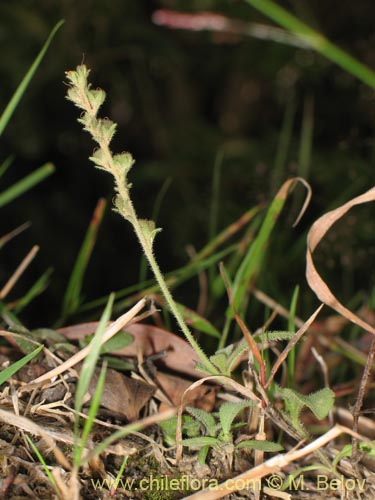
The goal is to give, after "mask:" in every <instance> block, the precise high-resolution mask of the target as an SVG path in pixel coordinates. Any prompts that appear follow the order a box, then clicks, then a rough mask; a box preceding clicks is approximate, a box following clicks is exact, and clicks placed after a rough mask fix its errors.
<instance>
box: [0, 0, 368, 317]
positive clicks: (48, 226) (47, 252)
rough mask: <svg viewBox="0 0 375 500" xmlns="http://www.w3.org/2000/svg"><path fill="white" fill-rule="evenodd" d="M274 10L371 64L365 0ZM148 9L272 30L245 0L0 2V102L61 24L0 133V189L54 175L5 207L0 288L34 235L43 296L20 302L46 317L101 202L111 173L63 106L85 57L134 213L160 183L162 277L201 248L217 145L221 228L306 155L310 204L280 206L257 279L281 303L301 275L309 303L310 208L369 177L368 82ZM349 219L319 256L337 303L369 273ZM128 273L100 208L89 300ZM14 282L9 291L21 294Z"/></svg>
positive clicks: (361, 286) (309, 57) (312, 1)
mask: <svg viewBox="0 0 375 500" xmlns="http://www.w3.org/2000/svg"><path fill="white" fill-rule="evenodd" d="M280 4H282V5H283V6H285V7H286V8H287V9H288V10H290V11H291V12H293V13H294V14H295V15H297V16H298V17H299V18H300V19H302V20H303V21H304V22H306V23H307V24H309V25H310V26H312V27H314V28H315V29H317V30H318V31H320V32H322V33H324V34H325V36H326V37H327V38H329V39H330V40H332V41H333V42H335V43H337V44H338V45H339V46H340V47H341V48H343V49H345V50H347V51H348V52H349V53H351V54H352V55H353V56H355V57H356V58H358V60H360V61H361V62H363V63H365V64H367V65H368V66H369V67H374V65H375V52H374V49H373V47H374V41H375V40H374V30H373V19H374V15H375V6H374V3H373V2H372V1H371V0H362V1H361V2H357V3H353V2H345V3H344V2H338V1H337V0H331V1H330V2H326V1H324V0H290V1H288V2H286V1H283V2H280ZM160 8H169V9H176V10H181V9H184V11H188V12H199V11H201V10H210V11H213V12H216V13H221V14H224V15H225V16H228V17H230V18H232V19H237V20H241V21H243V22H259V23H263V24H270V21H268V20H267V19H266V18H264V17H263V16H262V15H261V14H259V13H258V12H256V11H255V10H254V9H252V8H251V7H250V6H249V5H247V4H246V3H242V2H234V1H230V0H227V1H224V0H217V1H214V0H204V1H199V2H198V1H196V0H187V1H184V2H179V1H177V0H160V1H147V0H137V1H134V0H111V1H110V2H107V1H104V0H80V1H79V2H75V1H73V0H59V1H56V0H38V1H28V0H18V1H17V2H2V3H1V4H0V43H1V47H2V56H1V58H0V75H1V82H2V85H1V87H0V107H1V109H3V108H4V106H5V105H6V103H7V102H8V100H9V97H10V95H11V94H12V92H13V91H14V89H15V88H16V87H17V85H18V83H19V82H20V80H21V78H22V76H23V75H24V73H25V71H26V69H27V67H28V66H29V65H30V63H31V61H32V60H33V59H34V57H35V55H36V54H37V52H38V51H39V49H40V47H41V45H42V44H43V42H44V40H45V39H46V37H47V35H48V33H49V32H50V30H51V28H52V26H53V25H54V24H55V23H56V22H57V21H58V20H59V19H61V18H65V19H66V23H65V25H64V26H63V28H62V29H61V30H60V32H59V34H58V35H57V37H56V39H55V41H54V44H53V47H51V48H50V50H49V52H48V54H47V56H46V58H45V60H44V62H43V64H42V67H41V68H40V69H39V71H38V73H37V75H36V76H35V78H34V80H33V82H32V84H31V86H30V87H29V89H28V91H27V94H26V95H25V96H24V98H23V100H22V103H21V106H20V108H19V109H18V110H17V112H16V113H15V115H14V117H13V118H12V121H11V123H10V124H9V126H8V128H7V130H6V132H5V134H4V136H3V138H2V148H1V158H0V160H1V161H3V160H4V159H5V158H6V157H7V156H8V155H9V154H15V155H16V159H15V161H14V165H13V166H12V168H11V169H9V171H8V172H7V174H6V175H5V176H4V177H3V185H2V188H5V187H6V186H8V185H11V184H12V183H13V182H14V181H15V180H16V179H17V178H20V177H21V176H22V175H25V174H27V173H28V172H30V170H31V169H32V168H35V167H36V166H39V165H41V164H42V163H44V162H46V161H51V162H53V163H54V164H55V165H56V169H57V171H56V173H55V174H54V175H53V176H52V177H50V178H49V179H48V181H46V182H44V184H43V185H41V186H38V187H37V188H36V189H35V190H34V191H33V192H32V193H29V194H27V195H26V196H24V197H23V198H22V200H20V201H19V203H17V205H14V204H13V205H12V206H10V207H4V208H3V209H2V219H1V225H0V235H1V234H4V233H6V232H8V231H10V230H11V229H13V228H14V227H15V226H16V225H19V224H21V223H22V222H24V221H25V219H26V218H27V219H30V220H31V221H32V227H31V228H30V229H29V230H28V232H26V233H24V234H23V235H22V236H20V237H19V239H18V240H17V242H16V243H12V244H10V245H8V246H7V247H6V248H5V249H4V250H3V251H2V262H1V266H0V280H1V282H4V281H5V279H6V277H7V276H9V274H10V273H11V272H12V270H13V269H14V267H15V265H16V263H18V262H19V261H20V259H21V258H22V256H23V255H24V254H25V252H26V249H28V248H29V247H30V245H32V244H34V243H38V244H40V245H41V248H42V251H41V254H40V257H39V258H38V260H37V261H35V263H34V264H33V266H32V268H30V270H28V275H27V276H26V278H27V277H29V278H30V279H32V278H33V277H34V278H35V276H39V275H40V274H41V272H42V271H43V270H44V269H45V268H46V267H47V266H50V265H53V266H54V267H55V273H54V275H53V277H52V282H51V286H50V289H49V292H47V293H46V294H44V296H42V297H41V298H40V299H38V300H39V305H40V308H39V309H37V308H34V312H33V313H32V314H31V311H30V318H29V321H32V322H35V323H38V324H40V323H43V324H45V323H47V322H48V321H49V320H50V318H54V317H55V314H56V311H57V310H58V308H59V306H60V304H61V299H62V297H63V294H64V290H65V288H66V285H67V276H69V273H70V271H71V269H72V267H73V265H74V261H75V257H76V255H77V253H78V251H79V247H80V244H81V241H82V239H83V235H84V232H85V230H86V227H87V224H88V222H89V220H90V218H91V214H92V211H93V209H94V207H95V205H96V202H97V200H98V198H99V197H100V196H103V195H104V196H107V197H108V198H111V197H112V185H111V181H110V180H109V179H107V176H105V175H100V174H99V175H98V173H97V172H94V170H93V169H92V168H91V166H90V165H89V162H88V160H87V158H88V156H89V155H90V154H91V149H92V146H91V143H90V139H89V138H88V137H85V136H83V135H82V133H81V132H80V129H79V127H78V125H77V123H76V120H75V112H74V110H72V108H71V106H69V105H68V104H67V103H66V101H65V92H66V88H65V86H64V85H63V83H62V82H63V80H64V72H65V71H66V70H68V69H73V68H74V67H75V66H76V65H77V64H78V63H80V62H81V61H82V60H84V61H85V63H86V64H87V65H88V66H89V67H90V68H91V69H92V73H93V76H94V80H95V82H97V83H98V85H99V86H100V87H103V88H105V89H106V90H107V92H108V99H107V104H106V108H105V112H106V113H107V114H108V116H110V117H111V118H112V119H113V120H114V121H116V122H117V123H118V124H119V130H118V133H117V136H116V137H115V139H114V149H116V150H117V151H122V150H128V151H130V152H131V153H132V155H133V156H134V157H135V158H136V161H137V163H136V166H135V167H134V169H133V171H132V179H131V180H132V181H133V183H134V188H133V190H134V192H133V195H134V199H135V204H136V206H137V208H138V213H139V214H140V215H141V216H144V217H150V216H151V214H152V210H153V206H154V203H155V200H156V198H157V194H158V192H159V190H160V189H161V187H162V185H163V183H164V182H165V180H166V179H169V178H171V179H172V183H171V185H170V187H169V188H168V192H167V194H166V196H165V198H164V201H163V204H162V206H161V209H160V216H159V219H160V220H159V221H157V224H158V226H161V227H163V228H164V230H163V233H162V234H161V235H160V236H159V237H158V240H157V242H156V249H155V251H156V253H157V255H158V258H159V261H160V263H161V266H162V268H163V269H165V270H166V271H168V270H171V269H173V268H174V267H176V266H177V265H181V264H183V263H184V262H186V261H187V259H188V258H187V255H186V253H185V246H186V245H187V244H188V243H192V244H193V245H195V247H196V248H197V250H199V248H200V247H202V246H203V245H204V244H205V243H206V242H207V238H208V234H209V227H208V220H209V208H210V205H211V195H212V192H211V184H212V175H213V168H214V163H215V158H216V156H217V154H218V153H220V154H223V161H222V165H221V186H220V198H219V199H220V203H219V207H218V230H221V229H223V228H224V227H225V226H226V225H228V224H229V223H231V222H232V221H233V220H234V219H236V218H237V217H239V216H240V215H241V214H242V213H243V212H245V211H246V210H247V209H248V208H249V207H251V206H254V205H255V204H257V203H259V202H264V201H267V202H269V201H270V200H271V197H272V196H273V195H274V194H275V192H276V190H277V189H278V187H279V183H281V182H282V181H284V180H285V179H286V178H288V177H290V176H292V175H296V173H298V172H299V171H300V167H299V166H298V162H299V161H300V160H301V158H304V160H303V161H304V162H305V163H307V165H305V172H307V176H308V180H309V181H310V182H311V184H312V187H313V192H314V196H313V202H312V205H311V207H310V209H309V211H308V213H307V215H306V217H305V218H304V219H303V221H302V223H301V225H300V226H299V227H298V228H297V229H292V228H291V223H292V221H293V220H294V218H295V215H296V211H297V210H298V205H297V204H296V203H294V204H293V203H290V204H288V205H287V207H286V209H285V217H284V218H283V221H280V222H279V228H278V234H277V235H276V236H275V237H274V240H273V244H272V247H271V248H270V249H269V250H268V252H269V253H270V255H269V257H270V258H269V259H268V261H267V273H264V275H263V276H262V288H263V289H264V291H266V292H268V293H269V294H271V295H273V296H275V297H276V298H278V299H279V300H280V301H283V298H284V301H283V302H284V305H287V304H289V301H290V296H291V293H292V290H293V288H294V286H295V285H296V284H298V283H299V284H302V286H303V288H302V289H301V296H302V297H305V298H303V304H304V305H305V307H306V306H307V305H309V304H310V301H311V300H312V296H311V295H310V296H306V294H304V291H306V286H305V283H304V277H303V271H304V251H305V247H304V243H303V238H302V236H303V235H304V234H305V233H306V231H307V229H308V227H309V226H310V225H311V222H312V221H313V220H314V219H315V218H316V217H317V216H319V215H320V214H321V213H322V212H324V211H326V210H328V209H330V208H333V207H334V206H337V205H338V204H340V203H341V202H343V201H344V200H346V199H348V198H350V197H351V196H354V195H356V194H359V193H360V192H362V191H364V190H366V189H367V188H368V187H369V186H370V185H371V184H373V182H374V159H375V158H374V156H375V155H374V151H375V148H374V129H373V124H374V114H375V106H374V94H373V92H372V91H371V90H370V89H368V88H367V87H366V86H365V85H364V84H361V83H360V82H358V81H357V80H356V79H355V78H354V77H352V76H350V75H348V74H347V73H345V72H344V71H343V70H341V69H340V68H338V67H336V66H334V65H333V64H331V63H330V62H329V61H327V60H326V59H324V58H323V57H321V56H319V55H318V54H316V53H314V52H313V51H311V50H305V49H303V48H295V47H291V46H287V45H281V44H279V43H276V42H274V41H271V40H266V41H265V40H259V39H255V38H252V37H249V36H244V35H239V34H233V33H220V32H216V33H214V32H208V31H202V32H193V31H182V30H170V29H168V28H165V27H160V26H156V25H155V24H153V22H152V20H151V16H152V13H153V12H154V11H155V10H156V9H160ZM307 103H310V104H307ZM306 106H310V107H309V108H306ZM306 109H307V110H309V111H308V112H309V113H310V115H308V114H306V113H307V111H306ZM304 110H305V111H304ZM309 116H310V125H311V127H312V129H311V137H312V143H311V148H310V149H311V156H310V154H309V152H307V157H306V152H305V157H304V156H303V153H302V156H301V151H300V149H301V137H302V135H301V134H302V132H301V130H302V129H303V122H304V119H306V117H307V119H308V117H309ZM288 120H289V122H288ZM311 120H312V121H311ZM283 123H284V126H285V127H286V128H285V127H284V132H285V137H286V138H287V139H286V140H285V141H284V143H283V142H282V141H281V136H280V131H281V130H282V128H283ZM305 123H306V122H305ZM285 124H286V125H285ZM285 137H284V138H285ZM280 141H281V142H280ZM280 144H281V146H280ZM278 147H279V149H278ZM280 148H281V149H280ZM278 152H279V156H278ZM280 154H281V156H280ZM280 158H281V160H280ZM277 159H278V160H277ZM277 161H279V170H278V175H277V176H275V165H276V162H277ZM280 165H281V167H280ZM350 217H351V218H350V220H349V223H348V221H346V222H343V223H342V224H341V223H340V224H339V225H338V227H337V230H336V231H335V232H334V233H332V235H330V237H329V240H328V242H327V243H326V244H325V245H322V252H321V263H322V264H323V263H324V265H325V267H326V268H327V271H326V275H327V277H328V278H329V280H330V283H332V282H333V283H334V284H335V285H334V286H335V287H336V289H338V290H340V291H341V292H340V293H342V297H343V298H345V299H346V300H349V299H350V298H351V297H353V296H354V295H355V293H356V292H357V291H360V290H368V289H369V283H370V282H369V273H368V268H369V262H370V261H371V260H370V259H373V258H374V250H373V249H371V247H370V241H371V237H372V232H373V222H372V221H371V220H370V217H369V210H368V209H363V210H362V209H359V210H358V211H356V212H355V213H354V212H353V214H351V216H350ZM324 247H326V248H324ZM318 257H319V256H318ZM327 259H328V261H327ZM318 262H319V258H318ZM327 263H328V266H327ZM138 267H139V253H138V247H137V245H136V242H135V238H134V236H133V235H132V232H131V229H130V228H129V227H127V226H126V225H125V224H124V223H123V222H122V221H121V220H118V218H117V217H114V216H112V215H111V214H110V213H107V215H106V220H105V222H104V224H103V227H102V229H101V234H100V235H99V238H98V243H97V247H96V248H95V250H94V255H93V259H92V261H91V263H90V265H89V269H88V275H87V278H86V285H85V290H86V294H87V296H88V297H89V298H95V297H97V296H99V295H104V294H105V293H107V292H109V291H111V290H116V289H119V288H122V287H124V286H125V285H130V284H133V283H134V282H136V280H137V278H138V273H139V269H138ZM22 286H23V285H22V284H20V285H19V288H18V289H17V292H19V293H20V294H21V290H22ZM24 286H25V288H27V283H26V281H25V284H24ZM15 293H16V292H15ZM186 294H187V295H186V297H187V302H188V304H187V305H189V306H192V307H194V306H195V304H196V296H197V290H196V285H195V284H194V287H193V288H192V289H190V290H187V292H186ZM178 298H179V297H178V296H177V299H178ZM183 301H184V299H182V300H181V302H183ZM189 301H190V302H189ZM36 311H37V312H36ZM299 313H300V314H302V312H301V311H299Z"/></svg>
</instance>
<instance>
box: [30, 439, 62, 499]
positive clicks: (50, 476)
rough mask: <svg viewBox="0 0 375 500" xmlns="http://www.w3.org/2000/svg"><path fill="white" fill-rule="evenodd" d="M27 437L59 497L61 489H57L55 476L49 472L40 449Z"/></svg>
mask: <svg viewBox="0 0 375 500" xmlns="http://www.w3.org/2000/svg"><path fill="white" fill-rule="evenodd" d="M25 437H26V440H27V442H28V443H29V445H30V447H31V449H32V450H33V452H34V453H35V455H36V456H37V458H38V460H39V462H40V463H41V464H42V466H43V469H44V472H45V473H46V476H47V477H48V479H49V482H50V483H51V485H52V487H53V489H54V490H55V492H56V494H57V495H58V496H59V494H60V492H59V489H58V487H57V484H56V481H55V478H54V477H53V475H52V474H51V471H50V470H49V468H48V465H47V463H46V461H45V460H44V457H43V455H42V454H41V453H40V451H39V450H38V448H37V447H36V446H35V444H34V443H33V442H32V441H31V438H30V436H28V435H27V434H25Z"/></svg>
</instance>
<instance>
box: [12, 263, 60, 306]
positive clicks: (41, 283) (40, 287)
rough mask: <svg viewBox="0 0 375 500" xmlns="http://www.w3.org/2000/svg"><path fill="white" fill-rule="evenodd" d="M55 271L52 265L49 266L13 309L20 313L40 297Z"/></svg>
mask: <svg viewBox="0 0 375 500" xmlns="http://www.w3.org/2000/svg"><path fill="white" fill-rule="evenodd" d="M52 272H53V269H52V267H50V268H48V269H47V270H46V271H44V273H43V274H42V275H41V276H40V277H39V278H38V279H37V280H36V282H35V283H34V284H33V285H32V286H31V288H30V289H29V290H28V291H27V292H26V293H25V295H24V296H23V297H22V298H21V299H19V300H18V301H17V304H16V306H15V307H14V308H13V311H14V312H15V313H16V314H18V313H19V312H20V311H22V310H23V309H24V308H25V307H26V306H27V305H29V304H30V302H31V301H32V300H33V299H35V297H38V295H40V294H41V293H43V292H44V290H45V289H46V288H47V286H48V282H49V277H50V276H51V274H52Z"/></svg>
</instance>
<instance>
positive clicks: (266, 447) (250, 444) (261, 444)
mask: <svg viewBox="0 0 375 500" xmlns="http://www.w3.org/2000/svg"><path fill="white" fill-rule="evenodd" d="M239 448H251V449H253V450H259V451H266V452H277V451H281V450H283V449H284V448H283V447H282V446H281V445H280V444H279V443H273V442H272V441H257V440H256V439H247V440H245V441H241V442H240V443H238V444H236V449H239Z"/></svg>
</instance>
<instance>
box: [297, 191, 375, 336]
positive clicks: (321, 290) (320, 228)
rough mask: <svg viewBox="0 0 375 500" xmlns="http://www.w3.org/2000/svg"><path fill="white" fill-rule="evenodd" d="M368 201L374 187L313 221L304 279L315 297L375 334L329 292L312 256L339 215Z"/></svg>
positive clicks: (374, 192)
mask: <svg viewBox="0 0 375 500" xmlns="http://www.w3.org/2000/svg"><path fill="white" fill-rule="evenodd" d="M370 201H375V187H373V188H372V189H369V190H368V191H366V193H364V194H361V195H360V196H356V197H355V198H353V199H352V200H350V201H348V202H347V203H344V205H341V207H338V208H336V209H335V210H331V211H330V212H327V213H326V214H324V215H323V216H322V217H320V218H319V219H318V220H317V221H315V222H314V224H313V225H312V227H311V229H310V231H309V234H308V235H307V255H306V279H307V282H308V284H309V286H310V288H311V289H312V290H313V291H314V292H315V294H316V295H317V297H318V298H319V299H320V300H321V301H322V302H324V303H325V304H327V305H328V306H330V307H332V309H334V310H335V311H336V312H338V313H339V314H341V315H342V316H345V318H347V319H349V320H350V321H352V322H353V323H355V324H356V325H358V326H360V327H361V328H363V329H364V330H366V331H367V332H371V333H372V334H373V335H375V328H374V327H373V326H371V325H370V324H369V323H367V322H366V321H364V320H363V319H361V318H360V317H359V316H357V315H356V314H354V313H353V312H352V311H350V310H349V309H347V308H346V307H345V306H344V305H343V304H341V302H340V301H339V300H338V299H337V297H336V296H335V295H334V294H333V293H332V292H331V290H330V289H329V287H328V285H327V284H326V283H325V281H324V280H323V279H322V278H321V276H320V274H319V273H318V271H317V270H316V268H315V265H314V262H313V258H312V254H313V253H314V250H315V249H316V247H317V246H318V245H319V243H320V241H321V240H322V239H323V237H324V235H325V234H326V233H327V231H328V230H329V229H330V228H331V227H332V226H333V224H334V223H335V222H337V221H338V220H339V219H341V217H343V216H344V215H345V214H346V213H347V212H348V211H349V210H350V209H351V208H352V207H355V206H356V205H360V204H362V203H368V202H370Z"/></svg>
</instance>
